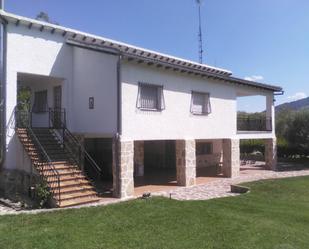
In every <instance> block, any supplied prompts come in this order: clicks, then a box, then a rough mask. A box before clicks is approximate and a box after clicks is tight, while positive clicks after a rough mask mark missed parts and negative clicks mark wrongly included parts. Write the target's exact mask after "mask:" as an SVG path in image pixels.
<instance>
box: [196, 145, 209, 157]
mask: <svg viewBox="0 0 309 249" xmlns="http://www.w3.org/2000/svg"><path fill="white" fill-rule="evenodd" d="M211 154H212V143H209V142H199V143H196V155H197V156H201V155H211Z"/></svg>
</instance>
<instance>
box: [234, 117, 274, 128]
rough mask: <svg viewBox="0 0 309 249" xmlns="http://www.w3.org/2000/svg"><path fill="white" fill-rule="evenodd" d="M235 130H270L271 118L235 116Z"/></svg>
mask: <svg viewBox="0 0 309 249" xmlns="http://www.w3.org/2000/svg"><path fill="white" fill-rule="evenodd" d="M237 131H272V119H271V118H266V117H261V118H254V117H237Z"/></svg>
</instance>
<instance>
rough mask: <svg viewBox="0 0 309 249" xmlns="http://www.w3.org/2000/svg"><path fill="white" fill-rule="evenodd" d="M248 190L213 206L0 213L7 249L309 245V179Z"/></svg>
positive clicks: (274, 248)
mask: <svg viewBox="0 0 309 249" xmlns="http://www.w3.org/2000/svg"><path fill="white" fill-rule="evenodd" d="M246 185H247V186H250V187H251V192H250V193H249V194H245V195H242V196H238V197H230V198H223V199H217V200H210V201H186V202H181V201H175V200H169V199H164V198H153V199H149V200H135V201H130V202H124V203H121V204H115V205H110V206H107V207H97V208H83V209H76V210H66V211H59V212H53V213H42V214H37V215H18V216H0V248H1V249H2V248H3V249H10V248H16V249H23V248H29V249H30V248H31V249H34V248H44V249H49V248H57V249H66V248H74V249H84V248H85V249H86V248H87V249H88V248H89V249H97V248H102V249H103V248H104V249H105V248H106V249H112V248H117V249H118V248H153V249H159V248H177V249H179V248H184V249H191V248H194V249H195V248H218V249H224V248H229V249H230V248H237V249H240V248H245V249H253V248H259V249H261V248H271V249H301V248H308V247H309V177H300V178H290V179H283V180H271V181H262V182H255V183H250V184H246Z"/></svg>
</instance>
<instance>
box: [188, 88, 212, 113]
mask: <svg viewBox="0 0 309 249" xmlns="http://www.w3.org/2000/svg"><path fill="white" fill-rule="evenodd" d="M196 94H199V95H204V97H205V103H204V107H203V110H202V112H196V111H194V108H193V107H194V104H193V101H194V96H195V95H196ZM190 112H191V113H192V114H193V115H200V116H206V115H209V114H210V113H211V103H210V93H209V92H199V91H192V92H191V106H190Z"/></svg>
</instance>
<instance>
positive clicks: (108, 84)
mask: <svg viewBox="0 0 309 249" xmlns="http://www.w3.org/2000/svg"><path fill="white" fill-rule="evenodd" d="M73 58H74V62H73V72H74V74H73V75H74V84H73V94H72V97H73V112H74V114H75V115H74V117H73V120H74V131H75V132H79V133H84V134H86V136H89V137H91V136H96V137H97V136H99V137H106V136H107V137H112V136H113V135H114V134H115V133H116V132H117V60H118V58H117V57H116V56H113V55H108V54H104V53H99V52H95V51H91V50H87V49H82V48H77V47H76V48H74V55H73ZM89 97H94V109H89Z"/></svg>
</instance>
